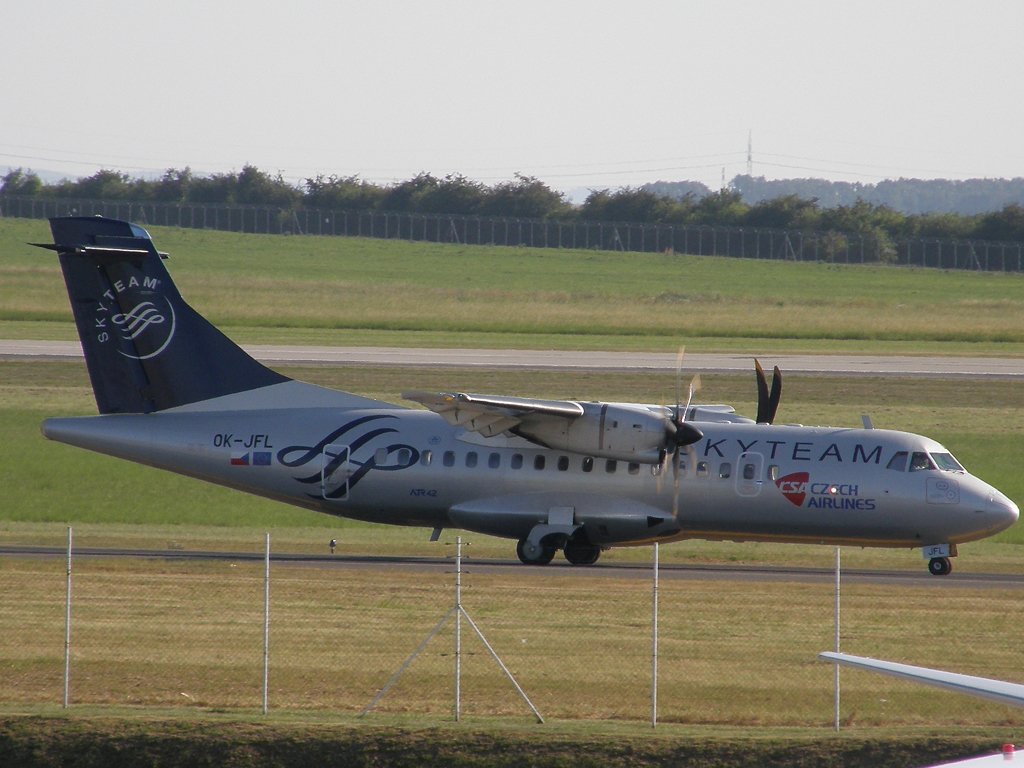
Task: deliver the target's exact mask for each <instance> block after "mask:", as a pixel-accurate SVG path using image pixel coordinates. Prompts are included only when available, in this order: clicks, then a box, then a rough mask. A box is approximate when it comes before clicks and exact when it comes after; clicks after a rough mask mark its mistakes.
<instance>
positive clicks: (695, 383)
mask: <svg viewBox="0 0 1024 768" xmlns="http://www.w3.org/2000/svg"><path fill="white" fill-rule="evenodd" d="M697 392H700V374H699V373H698V374H696V375H695V376H694V377H693V378H692V379H690V394H689V395H688V396H687V398H686V408H684V409H683V417H682V419H678V421H680V422H681V421H683V420H684V419H685V418H686V412H687V411H688V410H690V403H692V402H693V396H694V394H696V393H697ZM697 439H698V440H700V438H699V437H698V438H697Z"/></svg>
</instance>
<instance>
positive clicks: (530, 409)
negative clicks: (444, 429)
mask: <svg viewBox="0 0 1024 768" xmlns="http://www.w3.org/2000/svg"><path fill="white" fill-rule="evenodd" d="M402 398H403V399H405V400H411V401H413V402H415V403H420V404H421V405H424V406H426V407H427V408H429V409H430V410H432V411H433V412H434V413H437V414H440V415H441V416H442V418H444V420H445V421H447V422H448V423H449V424H451V425H452V426H453V427H462V428H463V429H465V430H467V431H468V432H479V433H480V434H481V435H483V436H484V437H494V436H495V435H500V434H502V433H505V432H508V430H510V429H512V428H513V427H515V426H517V425H519V424H521V423H522V422H523V420H524V419H526V418H531V419H536V418H538V417H539V418H549V419H558V420H561V421H563V422H564V421H565V420H572V419H575V418H578V417H580V416H582V415H583V406H582V405H580V404H579V403H574V402H571V401H563V400H533V399H529V398H523V397H501V396H495V395H468V394H464V393H457V394H456V393H448V392H403V393H402Z"/></svg>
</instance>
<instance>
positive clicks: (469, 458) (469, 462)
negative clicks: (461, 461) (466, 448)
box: [466, 451, 477, 467]
mask: <svg viewBox="0 0 1024 768" xmlns="http://www.w3.org/2000/svg"><path fill="white" fill-rule="evenodd" d="M476 459H477V456H476V451H470V452H469V453H467V454H466V466H467V467H475V466H476Z"/></svg>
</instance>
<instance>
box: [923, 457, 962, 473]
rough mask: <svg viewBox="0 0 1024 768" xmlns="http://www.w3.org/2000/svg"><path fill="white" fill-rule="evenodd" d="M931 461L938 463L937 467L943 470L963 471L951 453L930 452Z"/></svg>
mask: <svg viewBox="0 0 1024 768" xmlns="http://www.w3.org/2000/svg"><path fill="white" fill-rule="evenodd" d="M931 457H932V461H934V462H935V463H936V464H938V465H939V469H941V470H942V471H944V472H964V471H965V470H964V468H963V467H961V466H960V462H959V461H957V460H956V459H954V458H953V454H951V453H933V454H931Z"/></svg>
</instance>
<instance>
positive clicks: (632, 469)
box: [626, 461, 640, 475]
mask: <svg viewBox="0 0 1024 768" xmlns="http://www.w3.org/2000/svg"><path fill="white" fill-rule="evenodd" d="M626 470H627V471H628V472H629V474H631V475H636V474H639V473H640V465H639V464H637V463H636V462H635V461H631V462H629V465H628V466H627V467H626Z"/></svg>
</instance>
